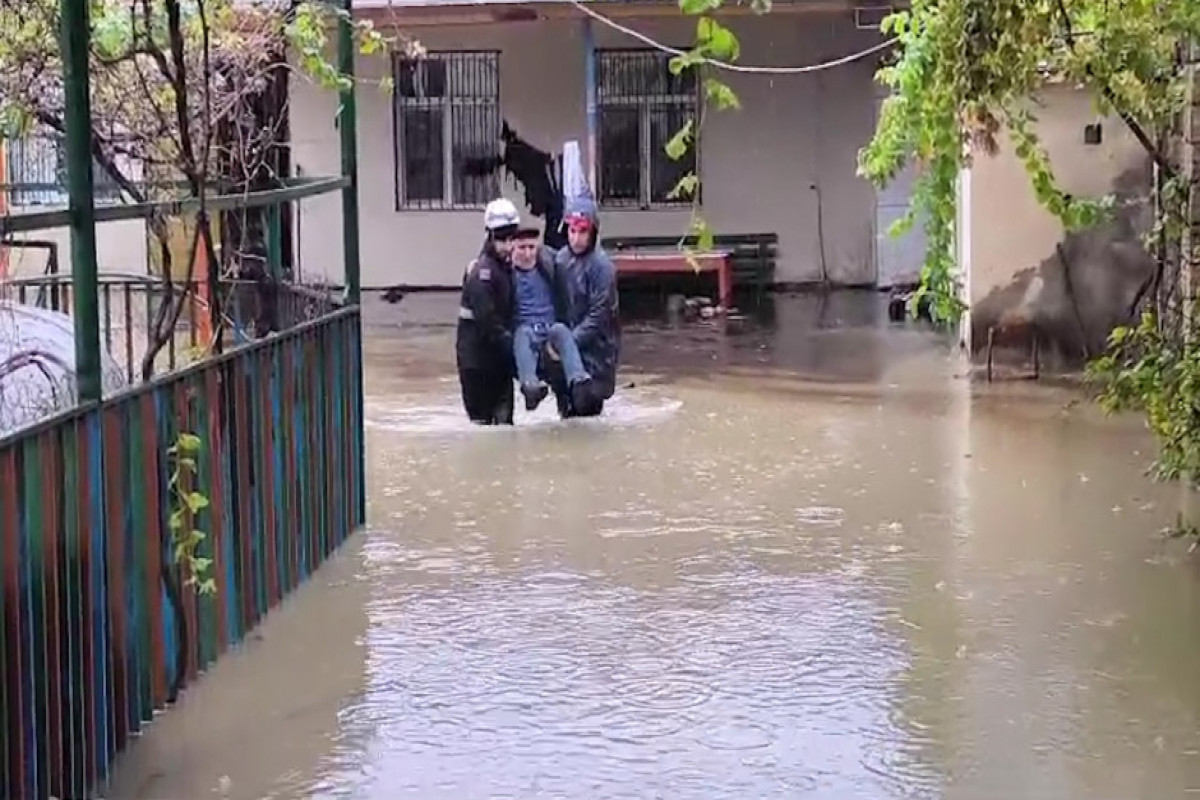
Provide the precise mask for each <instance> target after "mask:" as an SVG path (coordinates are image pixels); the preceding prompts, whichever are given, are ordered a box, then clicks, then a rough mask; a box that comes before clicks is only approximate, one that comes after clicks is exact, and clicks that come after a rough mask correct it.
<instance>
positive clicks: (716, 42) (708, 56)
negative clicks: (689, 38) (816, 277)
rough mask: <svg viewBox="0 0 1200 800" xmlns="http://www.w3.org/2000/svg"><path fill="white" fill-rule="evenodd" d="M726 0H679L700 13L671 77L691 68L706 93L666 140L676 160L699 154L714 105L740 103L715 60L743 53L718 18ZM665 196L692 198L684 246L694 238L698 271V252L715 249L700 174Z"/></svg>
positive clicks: (690, 252)
mask: <svg viewBox="0 0 1200 800" xmlns="http://www.w3.org/2000/svg"><path fill="white" fill-rule="evenodd" d="M723 4H724V0H679V8H680V10H681V11H682V12H683V13H684V14H686V15H688V16H694V17H696V36H695V40H694V42H693V44H692V46H691V48H690V49H688V50H687V51H685V52H684V53H682V54H680V55H676V56H674V57H673V58H672V59H671V61H670V70H671V74H673V75H682V74H683V73H684V72H686V71H687V70H694V71H695V73H696V74H697V77H698V79H699V80H698V83H699V85H700V87H701V89H702V96H701V98H700V107H699V110H698V111H697V113H696V115H695V116H694V117H693V118H691V119H689V120H687V121H686V122H684V124H683V126H682V127H681V128H680V129H679V130H678V131H676V133H675V135H674V136H672V137H671V139H670V140H669V141H668V142H667V144H666V147H665V151H666V154H667V157H668V158H670V159H671V160H672V161H679V160H681V159H683V158H684V157H685V156H686V155H687V154H688V152H689V151H692V152H693V153H696V152H697V149H696V148H697V143H698V140H699V137H700V131H701V129H702V128H703V126H704V118H705V114H706V112H707V110H708V109H709V108H710V107H711V108H713V109H715V110H717V111H726V110H733V109H738V108H740V107H741V102H740V101H739V100H738V96H737V93H736V92H734V90H733V88H732V87H730V86H729V85H728V84H727V83H725V82H724V81H722V80H720V79H718V78H716V77H714V73H715V69H714V67H713V64H714V63H726V64H731V63H733V62H735V61H737V60H738V58H739V57H740V56H741V43H740V42H739V41H738V38H737V36H736V35H734V33H733V31H731V30H730V29H729V28H727V27H725V26H724V25H722V24H721V23H720V22H718V21H717V20H716V18H715V16H714V15H715V14H716V12H717V11H718V10H720V8H721V6H722V5H723ZM754 9H755V11H756V12H758V13H765V12H766V11H767V10H769V9H770V2H769V0H754ZM698 164H699V160H698V159H697V165H698ZM667 196H668V197H669V198H671V199H672V200H691V201H692V214H691V221H690V222H689V224H688V230H687V232H686V233H685V234H684V238H683V240H682V242H681V244H682V243H683V242H686V240H687V238H688V237H694V238H695V239H696V246H695V247H694V248H692V247H686V246H685V247H684V251H685V252H686V253H687V256H688V259H689V260H690V261H691V263H692V267H693V268H694V269H696V270H699V264H698V263H697V262H696V259H695V254H696V253H697V252H703V251H706V250H711V249H712V248H713V244H714V234H713V230H712V227H711V226H710V225H709V224H708V222H707V221H706V220H705V219H704V216H703V214H702V212H701V208H700V176H699V175H698V174H697V172H696V170H695V169H693V170H689V171H688V172H687V173H686V174H685V175H684V176H683V177H681V178H680V179H679V181H678V182H677V183H676V184H675V186H674V187H673V188H672V189H671V191H670V193H669V194H668V195H667Z"/></svg>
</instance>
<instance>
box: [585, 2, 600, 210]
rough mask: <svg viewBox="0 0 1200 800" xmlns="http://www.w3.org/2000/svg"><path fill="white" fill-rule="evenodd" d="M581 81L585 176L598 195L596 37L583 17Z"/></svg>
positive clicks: (593, 192) (590, 22)
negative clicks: (585, 157) (584, 104)
mask: <svg viewBox="0 0 1200 800" xmlns="http://www.w3.org/2000/svg"><path fill="white" fill-rule="evenodd" d="M583 81H584V96H585V98H586V103H587V176H588V189H590V190H591V192H592V194H593V195H594V196H596V197H599V189H598V188H597V186H596V130H597V128H598V127H599V125H598V123H597V121H596V37H595V34H594V33H593V31H592V20H591V19H590V18H588V17H584V19H583Z"/></svg>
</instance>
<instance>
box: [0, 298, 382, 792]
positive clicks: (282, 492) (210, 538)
mask: <svg viewBox="0 0 1200 800" xmlns="http://www.w3.org/2000/svg"><path fill="white" fill-rule="evenodd" d="M360 336H361V334H360V324H359V312H358V309H357V308H356V307H349V308H345V309H342V310H339V311H335V312H333V313H332V314H330V315H327V316H325V317H323V318H321V319H318V320H315V321H312V322H307V323H303V324H301V325H299V326H297V327H295V328H293V329H291V330H289V331H286V332H284V333H282V334H279V335H276V336H272V337H269V338H267V339H264V340H261V341H258V342H255V343H253V344H249V345H246V346H244V347H240V348H237V349H235V350H232V351H230V352H228V353H226V354H225V355H222V356H218V357H216V358H213V359H209V360H207V361H205V362H203V363H202V364H198V365H197V366H195V367H193V368H191V369H189V370H186V371H183V372H179V373H175V374H172V375H169V376H167V377H165V378H162V379H159V380H157V381H154V382H151V383H148V384H143V385H142V386H140V387H138V388H137V389H135V390H133V391H131V392H129V393H127V394H124V395H122V396H119V397H116V398H113V399H110V400H106V401H105V402H103V403H101V404H92V405H89V406H84V407H81V408H79V409H77V410H75V411H72V412H70V413H68V414H67V415H65V416H61V417H58V418H56V419H54V420H52V421H50V422H48V423H46V424H44V425H41V426H40V427H37V428H34V429H31V430H29V431H26V432H22V433H20V434H18V435H17V436H15V437H13V438H10V439H9V440H7V441H0V585H2V587H3V593H2V595H0V653H2V654H3V660H2V663H0V721H2V722H3V726H4V727H3V730H4V738H3V743H2V745H0V797H4V798H45V797H48V796H54V797H58V798H81V797H87V796H90V794H91V793H92V792H93V791H94V789H95V787H97V786H100V785H102V783H103V781H104V779H105V778H106V777H107V775H108V772H109V768H110V766H111V764H112V761H113V759H114V757H115V755H116V753H117V752H119V751H120V750H121V749H122V747H123V746H124V744H125V742H126V741H127V740H128V738H129V736H130V735H131V734H133V733H136V732H138V731H140V730H141V729H142V727H143V726H145V725H146V724H147V723H148V722H149V721H150V720H151V718H152V717H153V714H154V712H155V710H157V709H160V708H163V707H164V706H165V705H166V704H167V702H168V699H169V695H170V691H171V688H172V687H173V686H175V685H177V681H176V679H177V678H181V680H180V681H179V682H180V683H186V682H187V681H190V680H192V679H194V678H195V677H196V675H197V674H198V673H199V672H200V671H202V670H203V669H204V668H205V667H206V666H207V665H209V664H210V663H212V662H213V661H214V660H215V659H216V658H217V657H218V656H219V655H220V654H221V653H222V652H224V651H225V650H226V649H228V648H229V647H230V646H231V645H235V644H236V643H238V642H239V641H241V639H242V638H243V637H244V636H245V634H246V633H247V632H248V631H249V630H250V629H251V628H252V627H253V626H254V625H255V623H256V622H258V620H260V619H261V618H262V617H263V615H264V614H266V613H267V611H268V610H269V609H270V608H271V607H272V606H274V605H275V604H276V603H278V602H279V600H280V599H281V598H282V597H283V596H285V595H286V594H287V593H288V592H289V591H290V590H292V589H293V588H295V587H296V586H297V585H298V584H299V583H300V582H301V581H303V580H304V578H305V577H307V576H308V575H309V573H311V572H312V571H313V570H315V569H316V568H317V567H318V566H319V565H320V564H321V563H322V561H324V560H325V559H326V558H327V557H328V556H329V555H330V554H331V553H332V552H333V551H334V550H335V549H336V548H337V547H338V545H339V544H341V543H342V542H343V541H344V540H345V539H346V537H347V536H348V535H349V534H350V533H351V532H352V531H354V530H355V529H356V528H357V527H358V526H359V525H361V524H362V523H363V521H364V514H365V489H364V476H363V458H362V454H363V434H362V431H363V424H362V423H363V420H362V396H361V338H360ZM181 433H192V434H195V435H196V436H198V437H199V438H200V439H201V441H202V450H201V452H200V455H199V457H198V458H197V460H196V462H197V463H196V472H195V481H194V483H195V485H194V486H192V487H191V489H193V490H195V491H197V492H199V493H201V494H203V495H204V496H206V497H207V498H208V500H209V501H210V505H209V506H208V507H207V508H205V509H203V510H202V511H200V512H199V513H198V515H197V516H196V519H195V527H196V528H198V529H199V530H201V531H203V532H204V533H205V534H206V536H205V539H204V540H203V542H202V543H201V545H200V548H199V551H198V552H199V555H201V556H203V557H205V558H209V559H211V560H212V565H211V568H210V570H211V576H212V577H213V578H214V579H215V582H216V591H215V593H214V594H210V595H203V596H201V595H198V594H197V593H196V592H195V591H194V590H193V589H192V588H189V587H185V588H183V589H182V592H181V593H180V594H176V593H175V591H174V589H175V588H176V584H175V583H174V582H173V581H170V580H169V581H167V582H164V580H163V574H164V572H166V573H167V574H168V575H173V576H176V578H177V577H178V576H177V569H176V568H175V567H174V566H173V548H172V547H171V533H170V531H169V529H168V517H169V515H170V513H171V511H172V505H171V503H172V501H171V500H170V497H171V491H170V484H169V481H170V477H169V476H170V473H171V468H172V461H171V458H170V457H169V456H168V449H169V448H170V447H171V446H172V445H173V444H175V443H176V442H177V441H178V437H179V435H180V434H181ZM164 564H166V565H172V566H169V567H167V568H166V569H165V570H164V568H163V565H164ZM176 598H181V599H176ZM181 620H182V621H183V622H184V624H183V625H182V626H181V625H180V624H179V623H180V621H181ZM181 635H182V636H183V640H182V641H183V647H182V648H181V647H180V642H181ZM179 655H182V660H181V661H182V675H181V676H180V675H177V670H176V665H177V663H180V662H179V661H177V656H179Z"/></svg>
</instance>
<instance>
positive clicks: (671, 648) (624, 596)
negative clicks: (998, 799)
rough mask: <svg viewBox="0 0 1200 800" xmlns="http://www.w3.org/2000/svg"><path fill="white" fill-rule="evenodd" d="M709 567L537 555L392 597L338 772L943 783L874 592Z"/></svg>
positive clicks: (466, 780) (830, 580) (847, 786)
mask: <svg viewBox="0 0 1200 800" xmlns="http://www.w3.org/2000/svg"><path fill="white" fill-rule="evenodd" d="M380 550H381V552H388V553H389V555H391V552H390V549H389V548H380ZM410 560H411V559H410ZM467 560H470V558H469V557H468V558H467ZM434 578H436V576H432V575H431V576H430V577H429V579H430V580H433V579H434ZM713 578H714V580H712V581H710V582H709V583H707V584H705V585H703V586H700V585H689V584H683V585H680V586H678V587H676V588H674V589H671V590H661V591H654V592H651V591H646V590H643V591H636V590H633V589H630V588H628V587H620V588H618V587H613V586H610V585H607V584H606V583H605V582H604V580H603V579H602V578H601V577H598V576H596V575H589V574H585V573H580V572H571V571H559V572H553V571H540V572H531V573H527V574H525V575H518V576H513V575H508V576H501V575H496V576H492V577H485V578H482V579H481V578H474V579H472V580H471V581H470V582H463V583H459V584H456V585H455V586H453V588H452V589H439V588H436V587H435V586H433V585H429V586H427V587H425V588H424V589H422V590H420V591H410V592H408V593H406V594H404V595H403V596H392V597H387V596H380V597H377V598H376V600H375V601H374V602H373V604H372V607H371V610H370V611H371V616H372V626H371V633H370V637H371V642H370V645H371V646H370V653H371V664H370V674H371V676H372V677H371V686H370V689H369V691H368V692H367V694H366V696H365V697H364V698H363V700H362V702H361V703H360V704H359V705H357V706H355V707H354V708H353V709H352V710H350V711H349V712H348V713H347V715H346V717H345V727H344V729H343V730H344V735H343V738H344V743H345V745H346V746H345V747H344V748H343V750H342V754H341V757H342V762H341V763H340V767H341V768H340V769H337V770H335V771H336V772H337V773H338V774H341V775H343V776H344V777H345V778H346V780H347V781H351V782H353V781H354V780H359V781H362V782H363V783H361V785H360V786H361V788H360V789H359V790H356V793H354V794H353V795H352V796H355V797H372V798H373V797H380V798H382V797H385V796H389V797H390V796H405V795H404V793H405V792H406V791H407V792H408V793H409V795H408V796H414V797H422V798H442V797H446V798H450V797H455V798H471V797H497V796H500V797H504V796H512V797H532V796H549V797H596V798H605V799H606V800H607V798H616V797H659V796H661V797H672V798H675V797H679V798H692V797H695V798H701V797H703V798H725V797H729V798H734V797H738V798H741V797H750V796H755V797H762V796H775V797H791V796H795V793H796V792H803V791H815V792H817V793H818V794H820V793H821V792H822V791H838V792H845V793H846V794H845V795H842V796H852V795H854V794H857V793H860V792H865V793H867V794H870V793H871V792H872V791H875V792H880V793H879V794H875V795H874V796H885V795H886V796H891V793H890V791H887V792H885V791H884V787H889V789H894V788H895V787H896V786H897V785H898V784H897V782H896V781H897V780H898V777H897V776H901V775H902V776H903V781H902V782H903V784H904V785H905V786H906V787H907V788H906V789H905V791H904V792H903V793H902V795H903V796H918V795H919V790H920V789H921V787H925V788H929V787H931V786H932V782H934V781H935V780H936V776H933V775H927V774H922V773H921V771H920V770H919V769H914V770H911V771H910V772H907V773H905V772H904V770H906V769H909V765H910V759H907V757H906V756H905V754H904V753H903V752H900V751H899V750H898V746H897V745H895V744H892V743H893V742H896V741H902V740H903V739H904V736H903V735H902V734H898V733H897V732H896V731H895V730H894V726H895V722H894V717H895V715H894V713H893V709H892V703H893V698H894V696H895V694H896V686H895V684H896V682H897V681H898V680H900V679H901V678H900V676H901V674H902V672H903V670H904V669H905V667H906V664H905V657H904V655H903V653H904V650H903V646H902V644H901V643H900V642H899V641H896V640H895V639H894V638H892V636H891V635H890V634H889V633H888V632H887V629H886V627H885V625H884V624H883V622H882V620H883V618H884V615H883V614H882V613H881V612H880V611H879V609H877V608H875V607H874V605H873V600H872V598H871V597H870V596H869V595H864V594H863V592H862V591H861V589H860V587H856V586H855V585H854V584H853V583H852V582H849V581H847V580H846V579H844V578H842V577H840V576H839V575H838V574H836V573H833V574H825V575H812V576H807V577H805V576H794V575H793V576H771V575H765V574H763V575H758V576H754V577H752V578H750V579H748V578H747V576H746V575H745V574H744V573H735V572H733V571H727V572H725V573H717V574H715V575H713ZM714 598H716V599H714ZM356 741H357V742H359V744H358V746H357V749H356V748H355V747H353V746H351V744H352V743H353V742H356ZM364 770H370V771H371V773H372V775H373V777H371V778H370V779H369V780H368V779H366V778H364V777H363V772H364ZM484 774H486V775H487V781H486V787H484V786H483V784H482V783H480V782H479V778H480V776H481V775H484ZM354 776H357V778H355V777H354ZM334 783H335V782H333V779H332V777H330V778H329V780H328V781H327V782H326V783H325V785H326V786H332V785H334ZM368 786H374V787H375V788H374V789H371V788H367V787H368ZM384 786H386V787H388V790H389V791H391V792H394V794H388V793H387V792H385V791H384V790H383V788H382V787H384ZM535 786H536V787H537V788H538V790H539V791H540V792H542V794H541V795H539V794H537V793H536V792H534V791H532V790H531V787H535ZM789 792H790V793H789ZM318 796H321V795H320V793H318ZM327 796H330V797H332V796H335V795H327ZM864 796H866V795H864Z"/></svg>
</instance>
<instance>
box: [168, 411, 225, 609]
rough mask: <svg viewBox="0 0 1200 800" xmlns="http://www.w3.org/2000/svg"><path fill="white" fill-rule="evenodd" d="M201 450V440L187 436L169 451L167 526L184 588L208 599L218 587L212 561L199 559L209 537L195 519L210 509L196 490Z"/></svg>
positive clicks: (191, 434) (181, 438)
mask: <svg viewBox="0 0 1200 800" xmlns="http://www.w3.org/2000/svg"><path fill="white" fill-rule="evenodd" d="M202 446H203V443H202V442H201V440H200V437H199V436H196V435H195V434H194V433H186V432H184V433H180V434H179V436H178V437H177V438H176V440H175V444H173V445H171V447H169V448H168V449H167V458H168V459H169V461H170V464H171V475H170V479H169V480H168V482H167V489H168V494H169V498H170V516H169V517H168V519H167V526H168V528H169V529H170V532H171V546H172V547H173V549H174V554H173V555H174V560H175V563H176V564H178V565H179V566H180V568H181V569H182V570H183V572H184V576H185V577H184V585H185V586H194V587H195V588H196V591H197V592H198V593H199V594H202V595H207V594H213V593H214V592H216V590H217V584H216V580H215V579H214V578H213V577H212V576H211V575H210V574H209V572H210V569H211V567H212V559H211V558H206V557H204V556H200V555H198V552H199V548H200V545H201V543H202V542H204V540H205V539H206V538H207V535H206V534H205V533H204V532H203V531H201V530H199V529H198V528H197V527H196V519H197V517H198V516H199V514H200V512H202V511H203V510H204V509H206V508H208V506H209V500H208V497H207V496H206V495H204V494H203V493H201V492H199V491H196V490H195V488H194V487H195V485H196V477H197V458H198V457H199V455H200V451H201V449H202Z"/></svg>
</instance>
